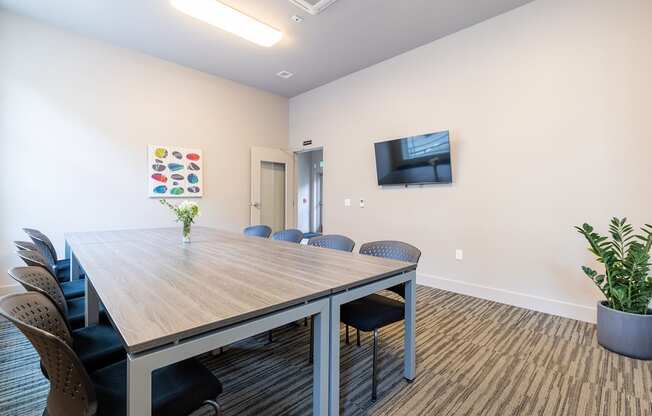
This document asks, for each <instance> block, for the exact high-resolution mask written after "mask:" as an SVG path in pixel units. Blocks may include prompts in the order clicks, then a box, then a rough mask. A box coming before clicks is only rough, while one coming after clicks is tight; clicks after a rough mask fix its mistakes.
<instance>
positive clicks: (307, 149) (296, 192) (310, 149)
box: [290, 145, 328, 233]
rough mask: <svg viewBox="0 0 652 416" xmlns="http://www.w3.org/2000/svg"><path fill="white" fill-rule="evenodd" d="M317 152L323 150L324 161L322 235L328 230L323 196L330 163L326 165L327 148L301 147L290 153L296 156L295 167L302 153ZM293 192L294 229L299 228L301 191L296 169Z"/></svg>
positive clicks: (321, 146)
mask: <svg viewBox="0 0 652 416" xmlns="http://www.w3.org/2000/svg"><path fill="white" fill-rule="evenodd" d="M316 150H321V151H322V160H323V161H324V167H323V168H322V181H321V186H322V200H321V203H322V208H321V228H322V233H323V232H324V230H325V229H326V216H325V215H324V197H323V195H324V194H325V192H324V189H325V188H326V169H327V167H328V163H326V146H324V145H320V146H310V147H301V148H299V149H296V148H295V149H291V150H290V151H291V152H292V154H293V155H294V166H295V168H296V166H298V156H297V155H299V154H301V153H309V152H314V151H316ZM293 182H294V184H293V187H292V189H293V191H292V203H293V204H294V210H293V212H294V228H297V226H298V224H299V199H298V196H299V189H298V185H297V184H298V183H299V169H294V180H293Z"/></svg>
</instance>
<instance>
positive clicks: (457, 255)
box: [455, 249, 464, 260]
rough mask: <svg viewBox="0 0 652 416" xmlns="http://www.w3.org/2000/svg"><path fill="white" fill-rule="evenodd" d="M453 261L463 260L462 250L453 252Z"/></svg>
mask: <svg viewBox="0 0 652 416" xmlns="http://www.w3.org/2000/svg"><path fill="white" fill-rule="evenodd" d="M455 260H464V252H463V251H462V250H460V249H457V250H455Z"/></svg>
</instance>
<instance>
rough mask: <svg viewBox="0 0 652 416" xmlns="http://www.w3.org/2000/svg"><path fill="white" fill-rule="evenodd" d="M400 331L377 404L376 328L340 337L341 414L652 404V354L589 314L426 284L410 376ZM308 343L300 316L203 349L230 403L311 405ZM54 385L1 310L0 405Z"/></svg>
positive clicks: (262, 409)
mask: <svg viewBox="0 0 652 416" xmlns="http://www.w3.org/2000/svg"><path fill="white" fill-rule="evenodd" d="M402 332H403V331H402V326H401V325H395V326H392V327H388V328H386V329H384V330H383V331H381V349H380V351H381V361H380V368H381V369H380V377H379V378H380V380H381V382H380V385H379V400H378V402H377V403H375V404H373V405H372V403H370V401H369V398H370V388H371V382H370V381H371V339H370V337H369V335H368V334H363V337H362V347H360V348H358V347H356V346H355V342H353V343H352V344H351V345H345V344H344V342H343V341H342V364H341V365H342V380H341V383H342V384H341V390H342V397H341V407H342V413H343V414H346V415H439V416H445V415H500V416H508V415H528V416H529V415H545V416H548V415H573V416H574V415H583V416H594V415H611V416H621V415H623V416H625V415H631V416H636V415H648V416H652V362H643V361H637V360H631V359H627V358H624V357H620V356H618V355H616V354H613V353H610V352H608V351H605V350H604V349H602V348H600V347H599V346H598V345H597V342H596V336H595V327H594V326H593V325H591V324H587V323H582V322H578V321H573V320H569V319H564V318H559V317H555V316H551V315H546V314H542V313H538V312H532V311H528V310H525V309H520V308H515V307H512V306H507V305H502V304H499V303H495V302H490V301H486V300H481V299H476V298H471V297H467V296H462V295H457V294H453V293H450V292H445V291H440V290H436V289H430V288H426V287H419V288H418V290H417V379H416V380H415V381H414V382H413V383H411V384H407V383H406V382H405V381H404V380H403V377H402V358H403V346H402V345H403V344H402V342H403V337H402ZM343 339H344V338H343V337H342V340H343ZM354 339H355V337H353V338H352V341H353V340H354ZM307 354H308V331H307V329H306V328H305V327H303V326H301V327H294V326H292V327H286V328H281V329H278V330H276V331H275V341H274V342H273V343H272V344H268V343H267V341H266V336H265V335H261V336H258V337H255V338H252V339H249V340H246V341H244V342H241V343H239V344H236V345H233V346H231V347H229V348H228V349H227V350H226V351H225V352H224V353H223V354H221V355H219V356H216V357H213V356H210V355H205V356H203V357H201V361H202V362H203V363H204V364H205V365H207V366H208V367H209V368H211V369H213V371H214V372H215V374H216V375H217V376H218V377H220V379H221V380H222V382H223V383H224V387H225V393H224V394H223V395H222V396H221V397H220V402H221V403H222V404H223V406H224V408H225V413H226V415H255V416H260V415H307V414H310V412H311V400H312V398H311V383H312V369H311V367H310V366H309V365H308V362H307ZM47 388H48V385H47V381H45V380H44V379H43V377H42V376H41V375H40V371H39V369H38V360H37V356H36V354H35V352H34V350H33V349H32V348H31V346H30V345H29V343H28V342H27V341H26V340H25V338H23V337H22V335H20V333H18V332H17V331H16V330H15V329H14V328H13V326H11V325H10V324H9V323H7V322H0V415H3V416H4V415H30V416H31V415H40V414H41V412H42V409H43V406H44V403H45V397H46V394H47Z"/></svg>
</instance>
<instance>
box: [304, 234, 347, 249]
mask: <svg viewBox="0 0 652 416" xmlns="http://www.w3.org/2000/svg"><path fill="white" fill-rule="evenodd" d="M308 244H309V245H311V246H316V247H324V248H331V249H333V250H340V251H348V252H351V251H353V247H355V241H353V240H351V239H350V238H349V237H345V236H343V235H337V234H328V235H321V236H319V237H313V238H311V239H310V240H308Z"/></svg>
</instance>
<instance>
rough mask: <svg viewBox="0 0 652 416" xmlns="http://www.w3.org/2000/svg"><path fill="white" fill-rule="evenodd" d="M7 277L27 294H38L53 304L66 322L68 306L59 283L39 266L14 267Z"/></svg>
mask: <svg viewBox="0 0 652 416" xmlns="http://www.w3.org/2000/svg"><path fill="white" fill-rule="evenodd" d="M9 276H11V277H12V279H14V280H15V281H17V282H18V283H20V284H21V286H23V287H24V288H25V290H27V291H28V292H38V293H40V294H42V295H43V296H46V297H47V298H49V299H50V301H51V302H52V303H54V304H55V305H56V306H57V308H58V309H59V312H60V313H61V315H63V317H64V318H66V321H67V320H68V304H67V303H66V298H65V297H64V295H63V291H62V290H61V287H60V286H59V282H57V279H55V278H54V276H52V275H51V274H50V273H49V272H48V271H47V270H46V269H44V268H43V267H41V266H26V267H14V268H12V269H9Z"/></svg>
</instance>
